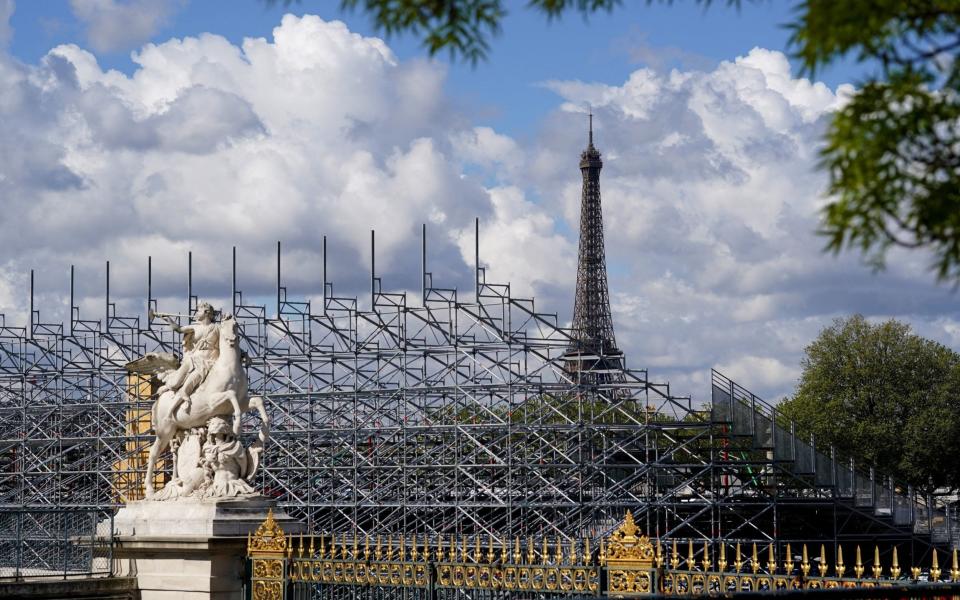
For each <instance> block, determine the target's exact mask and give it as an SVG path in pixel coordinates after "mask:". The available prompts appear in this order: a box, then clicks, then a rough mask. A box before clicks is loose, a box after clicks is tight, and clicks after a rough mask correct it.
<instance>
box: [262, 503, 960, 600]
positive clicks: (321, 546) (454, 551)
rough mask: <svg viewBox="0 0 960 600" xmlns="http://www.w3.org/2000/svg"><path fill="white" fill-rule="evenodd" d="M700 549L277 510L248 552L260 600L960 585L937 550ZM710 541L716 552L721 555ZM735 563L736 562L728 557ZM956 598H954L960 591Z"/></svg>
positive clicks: (630, 530) (630, 528)
mask: <svg viewBox="0 0 960 600" xmlns="http://www.w3.org/2000/svg"><path fill="white" fill-rule="evenodd" d="M699 545H700V544H695V542H694V541H693V540H686V541H685V543H680V542H677V541H669V542H663V541H661V540H657V541H656V542H653V541H651V540H650V538H649V537H647V536H646V535H645V534H642V533H641V532H640V530H639V528H638V527H637V525H636V523H634V520H633V516H632V515H631V513H630V512H629V511H627V513H626V516H625V518H624V521H623V523H622V524H621V525H620V526H619V527H618V528H617V529H616V530H615V531H614V532H613V533H612V534H611V535H610V536H609V537H607V538H604V539H601V541H600V545H599V548H596V549H591V546H590V541H589V540H586V539H584V540H579V541H573V542H569V541H568V542H566V543H563V542H560V541H555V542H554V543H552V544H550V543H548V542H547V540H545V539H540V540H539V541H535V540H533V539H532V538H530V539H527V540H525V541H521V540H520V539H519V538H515V539H514V540H512V542H498V541H496V540H494V539H493V538H492V537H488V538H487V539H486V540H484V541H481V539H480V537H479V536H473V537H472V539H466V538H460V539H457V538H456V537H451V536H439V537H435V538H434V539H432V540H428V539H427V538H426V537H420V538H418V537H417V536H409V537H404V536H385V537H383V536H377V537H374V538H372V539H371V538H370V537H364V538H363V539H359V538H357V537H352V538H351V537H348V536H347V535H346V534H336V535H326V536H324V535H320V536H314V535H309V536H303V535H300V536H296V537H288V536H286V535H285V534H284V532H283V530H282V528H281V527H280V526H279V524H277V523H276V521H275V520H274V518H273V513H272V512H271V513H270V514H269V516H268V517H267V520H266V521H264V523H263V524H262V525H261V526H260V528H259V529H258V530H257V532H256V533H255V534H253V535H251V536H249V537H248V540H247V555H248V558H249V560H250V563H251V575H252V577H251V581H250V583H251V598H253V600H283V599H284V598H286V597H287V594H288V592H290V591H291V590H303V589H310V588H318V587H322V586H364V587H371V588H373V587H378V588H391V587H393V588H406V589H407V590H408V591H409V590H426V591H429V592H431V593H430V594H429V595H427V596H424V597H435V595H434V593H433V592H435V591H437V590H444V589H451V590H465V591H473V590H478V591H496V592H499V593H500V594H498V595H502V594H503V593H504V592H505V593H506V594H507V595H509V593H511V592H517V593H518V594H519V595H530V594H531V593H532V594H535V595H539V596H543V597H546V596H551V597H552V596H556V597H557V598H563V597H568V598H572V597H574V596H606V597H610V598H635V597H643V596H650V595H655V594H663V595H668V596H701V595H730V594H736V593H748V592H763V591H777V590H811V589H833V588H883V587H903V586H905V585H906V586H916V585H917V584H934V585H937V584H941V585H943V584H948V583H958V582H960V565H958V557H957V551H956V550H954V551H953V557H952V558H953V560H952V564H951V568H950V569H949V571H948V572H946V573H945V572H943V571H942V570H941V568H940V565H939V558H938V555H937V552H936V551H933V553H932V555H931V562H930V565H929V568H928V569H922V568H921V567H915V566H912V567H910V568H908V569H904V568H902V567H901V566H900V564H899V561H898V557H897V549H896V547H894V548H893V552H892V556H891V560H890V564H889V565H886V566H885V565H883V564H881V561H880V550H879V548H878V547H874V551H873V561H872V563H871V564H870V565H869V566H868V565H866V564H864V563H863V561H862V556H861V550H860V547H859V546H857V547H856V549H855V557H856V559H855V562H854V564H853V565H847V564H845V563H844V559H843V549H842V547H838V550H837V559H836V562H835V564H833V565H830V564H828V562H827V559H826V548H825V546H824V545H821V546H820V548H819V556H816V557H815V558H814V560H810V556H809V553H808V549H807V546H806V545H803V546H802V548H801V553H800V559H799V560H797V559H795V558H794V555H793V548H791V547H790V544H787V545H786V549H785V552H784V556H783V557H782V559H781V560H778V559H777V557H776V552H775V548H774V546H773V545H772V544H771V545H769V546H767V547H766V548H764V549H760V548H758V547H757V545H756V544H752V545H751V546H750V548H749V554H747V553H746V552H744V551H743V549H742V548H741V545H740V544H733V545H730V544H725V543H719V544H717V543H716V542H711V541H710V540H702V551H700V552H698V551H697V548H696V546H699ZM684 546H685V548H684ZM711 546H715V553H714V554H711ZM681 548H683V549H684V550H685V551H686V552H685V556H682V555H681V552H680V550H681ZM728 552H729V554H728ZM714 556H715V558H716V562H714ZM728 556H730V557H731V558H732V561H728V560H727V557H728ZM764 559H765V560H764ZM941 578H944V579H941ZM923 579H925V581H922V580H923ZM950 591H951V593H956V590H955V589H952V590H950Z"/></svg>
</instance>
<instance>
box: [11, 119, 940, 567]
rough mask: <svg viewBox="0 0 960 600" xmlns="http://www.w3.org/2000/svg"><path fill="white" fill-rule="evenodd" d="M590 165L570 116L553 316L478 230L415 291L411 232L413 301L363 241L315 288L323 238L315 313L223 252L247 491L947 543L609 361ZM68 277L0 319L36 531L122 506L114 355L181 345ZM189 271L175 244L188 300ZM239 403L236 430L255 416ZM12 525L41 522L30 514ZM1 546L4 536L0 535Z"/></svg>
mask: <svg viewBox="0 0 960 600" xmlns="http://www.w3.org/2000/svg"><path fill="white" fill-rule="evenodd" d="M591 119H592V117H591ZM601 167H602V162H601V160H600V153H599V152H598V151H597V150H596V148H595V147H594V146H593V131H592V121H591V129H590V142H589V144H588V147H587V150H586V151H584V153H583V155H582V156H581V162H580V168H581V171H582V174H583V180H584V188H583V207H582V211H583V212H582V215H581V239H580V265H579V269H578V273H577V298H576V303H575V310H574V320H573V326H572V327H571V328H569V329H567V328H564V327H561V326H560V324H559V322H558V319H557V316H556V315H554V314H549V313H544V312H540V311H538V310H537V308H536V307H535V304H534V301H533V300H530V299H524V298H515V297H513V295H512V294H511V290H510V286H509V284H498V283H490V282H487V280H486V271H485V270H484V268H483V267H481V266H480V260H479V242H477V246H476V249H477V250H476V251H477V256H476V261H475V278H474V281H475V283H476V285H475V289H473V290H470V293H468V294H466V295H467V296H469V297H467V298H465V297H464V296H465V294H463V293H458V291H457V290H456V289H451V288H444V287H442V286H440V285H436V284H435V283H434V281H433V277H432V275H431V273H430V272H429V271H428V270H427V256H428V254H427V238H426V227H425V226H424V228H423V231H422V251H421V256H420V263H421V269H420V271H421V276H420V282H419V284H420V299H419V300H417V301H416V302H411V301H410V299H409V298H408V297H407V295H406V294H405V293H399V292H389V291H384V290H383V289H382V285H381V280H380V278H379V277H377V274H376V269H375V261H374V260H373V257H374V256H375V255H376V252H375V247H374V238H373V235H372V234H371V269H370V271H371V273H370V296H369V298H365V299H362V300H361V299H359V298H356V297H346V296H340V295H337V294H336V293H335V291H334V287H333V285H332V284H331V283H330V282H328V281H327V269H326V266H327V250H326V239H325V238H324V241H323V265H322V273H323V281H322V289H323V295H322V300H321V301H320V302H319V303H318V304H319V305H317V304H314V303H311V302H310V301H309V300H307V299H298V298H297V297H295V296H290V295H288V293H287V289H286V287H285V286H284V285H283V279H282V275H281V274H282V269H281V248H280V244H279V243H278V244H277V256H276V258H277V278H276V281H277V284H276V301H275V303H272V305H271V306H269V308H268V306H267V305H266V304H265V303H263V302H255V301H251V300H250V298H249V297H245V296H244V295H243V293H242V292H241V291H240V290H239V289H237V285H236V282H237V253H236V249H235V248H234V251H233V277H232V282H233V284H232V289H231V290H230V298H231V300H230V304H231V305H230V307H229V310H230V311H232V313H233V314H234V315H235V317H236V318H237V320H238V322H239V324H240V326H241V329H242V346H243V349H244V350H245V351H246V353H247V354H248V356H249V358H250V366H249V372H248V375H249V378H250V388H251V390H252V392H253V393H256V394H258V395H261V396H264V397H265V398H266V399H267V410H268V412H269V414H270V415H271V420H272V423H271V430H272V438H273V442H272V445H271V446H270V447H269V449H268V450H267V452H266V453H265V454H264V462H263V469H262V470H261V471H260V474H259V481H258V482H257V486H258V488H259V489H260V490H262V491H263V492H264V493H265V494H266V495H268V496H272V497H276V498H277V499H278V500H279V501H280V502H281V503H282V504H283V505H284V506H286V507H287V508H288V510H289V511H290V512H291V513H292V514H294V515H296V516H298V517H300V518H302V519H303V520H304V521H305V522H306V523H307V524H308V527H309V528H310V530H312V531H314V532H317V533H320V532H330V531H337V532H346V531H354V532H356V534H357V535H365V534H371V533H372V534H384V533H387V532H396V533H403V534H406V535H412V534H417V535H421V536H427V537H433V536H436V535H437V534H444V535H451V534H456V535H458V536H464V535H466V536H473V535H478V534H482V535H484V536H490V535H492V536H495V537H497V538H498V539H504V538H506V537H510V538H512V537H513V536H523V537H529V536H546V537H549V538H551V539H555V538H562V539H567V540H570V539H574V538H584V537H586V538H592V539H593V540H594V541H596V540H598V539H599V537H600V536H602V535H605V534H607V533H609V531H610V530H611V529H612V528H613V527H615V526H616V525H617V524H618V523H619V522H620V520H621V519H622V518H623V515H624V513H625V512H626V510H627V509H631V510H633V514H634V516H635V518H636V522H637V523H638V524H639V525H640V526H641V527H642V528H643V529H644V530H645V531H647V532H649V534H650V535H652V536H663V537H670V538H679V537H687V538H696V539H704V538H706V539H713V540H728V541H742V542H754V541H756V542H761V543H767V542H770V541H773V542H778V543H779V542H787V541H789V542H794V543H798V542H818V541H831V542H838V541H843V540H847V541H853V540H855V541H863V542H880V541H883V542H891V543H900V544H906V545H908V546H909V548H903V549H902V552H906V554H901V557H903V558H904V559H911V560H914V559H915V562H919V561H920V560H921V559H922V556H917V557H914V556H912V554H913V553H914V551H920V552H922V551H924V549H927V548H929V547H930V546H931V545H932V544H940V545H946V544H948V543H949V544H955V543H956V540H957V538H958V535H957V532H956V531H955V529H956V528H955V527H954V520H953V519H952V518H951V516H952V514H951V513H950V511H949V510H948V508H947V507H945V506H941V505H939V504H938V503H937V500H936V499H935V498H930V497H921V496H920V495H918V494H916V493H914V491H913V490H911V489H910V488H909V487H907V486H902V485H898V484H897V483H895V482H893V481H891V480H890V479H889V478H885V477H883V476H881V475H880V474H877V473H875V472H874V471H872V470H870V469H864V468H860V467H858V466H857V465H854V464H853V463H852V462H851V461H849V460H846V459H843V458H842V457H838V456H836V454H835V453H834V452H833V451H832V449H829V448H827V449H824V448H818V447H817V446H816V444H815V443H814V441H813V440H809V441H807V440H803V439H800V438H798V436H797V435H796V434H795V431H794V428H793V426H792V424H790V423H788V422H785V421H783V419H782V418H781V417H779V416H778V415H777V414H776V411H775V409H774V408H773V407H771V406H769V405H767V404H765V403H764V402H763V401H762V400H760V399H759V398H757V397H756V396H754V395H753V394H751V393H750V392H748V391H747V390H745V389H743V388H741V387H740V386H738V385H737V384H735V383H734V382H732V381H730V380H728V379H727V378H725V377H724V376H723V375H721V374H719V373H716V372H714V373H713V379H712V392H711V402H710V403H709V404H708V405H707V406H705V407H702V406H695V405H694V404H693V403H692V402H691V400H690V398H689V397H682V396H675V395H673V394H672V393H671V390H670V387H669V385H668V384H666V383H655V382H652V381H650V380H649V378H648V376H647V372H646V371H644V370H636V369H628V368H626V366H625V360H624V357H623V355H622V353H621V352H620V351H619V350H618V349H617V346H616V341H615V337H614V332H613V322H612V318H611V315H610V304H609V297H608V290H607V278H606V268H605V259H604V248H603V227H602V215H601V210H600V189H599V174H600V169H601ZM477 228H478V231H477V240H479V224H477ZM151 271H152V269H151V262H150V260H148V262H147V269H146V280H147V298H146V303H145V304H146V306H145V308H147V309H148V311H149V310H158V309H160V308H163V309H167V310H169V308H171V307H159V306H158V305H157V301H156V299H155V298H153V293H152V290H153V287H152V278H151ZM73 281H74V274H73V270H72V269H71V275H70V318H69V322H68V323H66V324H61V323H48V322H46V321H44V320H43V319H42V317H41V313H40V311H39V310H38V309H37V308H35V307H34V294H33V274H32V273H31V287H30V295H29V298H30V320H29V324H28V325H27V326H26V327H17V326H13V325H9V324H7V323H6V320H5V319H4V318H3V317H2V315H0V512H2V511H9V510H20V511H23V510H33V509H34V508H37V509H41V508H42V509H43V514H46V515H54V516H53V517H50V519H51V520H50V529H51V530H53V529H55V527H56V524H55V523H56V516H55V515H56V512H57V510H64V511H68V510H75V509H81V508H88V509H89V508H95V509H108V508H112V507H115V506H117V505H119V504H121V503H123V502H126V501H129V500H136V499H138V498H140V497H141V493H142V489H143V483H144V476H145V468H146V453H147V447H148V445H149V444H150V443H151V441H152V438H151V436H150V432H149V429H150V423H149V409H150V404H151V398H150V394H151V393H152V391H151V390H152V388H151V385H150V384H149V381H145V380H142V379H139V378H138V376H134V375H130V374H128V373H127V371H126V370H125V367H124V365H125V364H126V363H127V362H129V361H132V360H134V359H136V358H138V357H140V356H142V355H144V354H145V353H147V352H179V350H180V349H179V347H178V345H177V340H176V339H175V338H174V336H173V335H172V334H171V333H170V331H169V330H168V329H167V328H161V327H156V328H155V327H153V325H152V323H151V322H150V321H149V320H148V319H146V318H143V316H142V315H129V316H124V315H120V314H118V313H117V308H116V304H115V303H113V302H111V299H110V265H109V263H107V266H106V288H105V302H104V309H105V310H104V314H103V315H101V316H100V318H88V317H87V316H86V315H81V313H80V309H79V307H78V306H77V305H76V303H75V301H74V293H73V290H74V287H73ZM192 282H193V272H192V260H191V258H190V256H189V255H188V260H187V298H186V300H185V304H186V305H187V307H188V308H189V309H190V311H188V312H192V310H193V309H194V308H195V307H196V304H197V298H196V296H195V295H194V294H193V292H192V290H193V285H192ZM225 308H226V307H225ZM147 314H150V313H149V312H147ZM246 418H247V419H248V420H249V421H250V422H245V423H244V429H245V431H246V432H247V435H251V436H252V435H253V431H254V430H255V428H256V427H257V426H258V423H256V422H255V417H250V416H248V417H246ZM37 512H38V514H39V512H40V511H37ZM2 522H3V521H0V523H2ZM31 522H32V523H35V524H36V526H35V527H34V528H33V531H36V532H37V535H38V536H40V537H43V536H44V535H47V536H48V537H49V535H52V534H49V532H44V525H43V523H44V520H43V518H38V519H36V520H34V521H31ZM48 534H49V535H48ZM2 539H17V540H18V543H20V542H22V541H23V533H22V532H17V531H9V530H0V541H2ZM0 547H2V546H0ZM3 559H4V557H2V556H0V562H2V561H3Z"/></svg>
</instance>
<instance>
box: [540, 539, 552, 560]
mask: <svg viewBox="0 0 960 600" xmlns="http://www.w3.org/2000/svg"><path fill="white" fill-rule="evenodd" d="M549 553H550V550H549V549H548V548H547V536H543V539H542V540H541V544H540V563H541V564H546V563H547V562H548V561H549V560H550V558H549V556H548V555H549Z"/></svg>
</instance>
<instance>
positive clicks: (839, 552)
mask: <svg viewBox="0 0 960 600" xmlns="http://www.w3.org/2000/svg"><path fill="white" fill-rule="evenodd" d="M846 571H847V567H845V566H844V564H843V546H840V545H838V546H837V577H843V574H844V573H845V572H846Z"/></svg>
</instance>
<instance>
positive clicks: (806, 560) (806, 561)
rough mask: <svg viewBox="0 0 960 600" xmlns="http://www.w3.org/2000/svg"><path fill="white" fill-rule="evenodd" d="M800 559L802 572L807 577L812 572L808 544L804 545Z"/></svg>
mask: <svg viewBox="0 0 960 600" xmlns="http://www.w3.org/2000/svg"><path fill="white" fill-rule="evenodd" d="M801 557H802V558H801V559H800V572H801V573H803V576H804V577H806V576H807V575H808V574H809V573H810V557H809V556H808V555H807V545H806V544H804V545H803V551H802V552H801Z"/></svg>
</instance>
